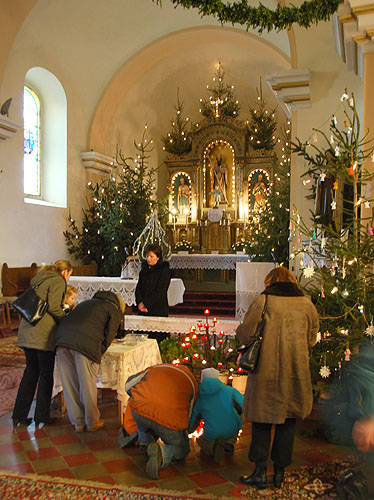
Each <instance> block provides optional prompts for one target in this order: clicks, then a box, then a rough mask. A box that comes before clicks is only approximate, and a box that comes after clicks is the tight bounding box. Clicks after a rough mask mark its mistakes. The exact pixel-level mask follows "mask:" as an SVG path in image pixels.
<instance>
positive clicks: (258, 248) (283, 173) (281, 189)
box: [245, 122, 291, 265]
mask: <svg viewBox="0 0 374 500" xmlns="http://www.w3.org/2000/svg"><path fill="white" fill-rule="evenodd" d="M280 142H281V143H282V155H281V159H280V160H274V162H273V178H272V181H271V182H270V185H269V189H268V192H267V199H266V208H264V209H263V210H261V211H259V212H258V213H252V214H250V220H251V224H250V226H249V228H248V231H247V244H246V246H245V251H246V253H247V254H249V255H250V256H251V260H252V261H253V262H276V263H278V264H283V265H287V263H288V258H289V241H288V238H289V224H290V209H289V206H290V159H291V158H290V154H291V129H290V122H287V125H286V127H285V129H284V132H283V137H282V138H281V139H280Z"/></svg>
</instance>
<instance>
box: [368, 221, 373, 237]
mask: <svg viewBox="0 0 374 500" xmlns="http://www.w3.org/2000/svg"><path fill="white" fill-rule="evenodd" d="M368 235H369V236H373V228H372V225H371V224H369V225H368Z"/></svg>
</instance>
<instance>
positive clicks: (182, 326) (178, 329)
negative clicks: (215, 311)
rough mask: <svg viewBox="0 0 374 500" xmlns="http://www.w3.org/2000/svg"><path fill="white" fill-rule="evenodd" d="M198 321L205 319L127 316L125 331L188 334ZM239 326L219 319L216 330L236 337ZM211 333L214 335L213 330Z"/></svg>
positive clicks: (235, 322) (236, 322) (235, 321)
mask: <svg viewBox="0 0 374 500" xmlns="http://www.w3.org/2000/svg"><path fill="white" fill-rule="evenodd" d="M198 321H200V322H201V321H202V322H204V321H205V317H204V318H203V317H201V316H200V317H197V316H196V317H191V316H188V317H184V316H174V317H171V316H169V317H168V318H164V317H159V316H137V315H125V322H124V324H125V327H124V328H125V330H128V331H134V332H137V331H141V332H164V333H170V334H179V333H181V334H183V333H184V334H187V333H188V332H189V331H190V328H191V326H196V325H197V322H198ZM238 325H239V321H237V320H234V319H224V318H218V321H217V323H216V326H215V330H216V331H217V332H219V331H220V330H223V331H224V332H225V334H226V335H230V336H234V335H235V330H236V328H237V327H238ZM210 333H213V331H212V329H211V331H210Z"/></svg>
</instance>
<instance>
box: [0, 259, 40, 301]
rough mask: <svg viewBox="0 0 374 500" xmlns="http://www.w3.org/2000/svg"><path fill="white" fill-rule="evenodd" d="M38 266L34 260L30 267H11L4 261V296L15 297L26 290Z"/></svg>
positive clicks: (2, 274)
mask: <svg viewBox="0 0 374 500" xmlns="http://www.w3.org/2000/svg"><path fill="white" fill-rule="evenodd" d="M37 269H38V266H37V264H35V262H33V263H32V264H31V266H30V267H9V266H8V264H7V263H6V262H4V264H3V267H2V271H1V283H2V294H3V296H4V297H15V296H16V295H20V294H21V293H22V292H24V291H25V290H26V289H27V288H28V287H29V286H30V281H31V279H32V278H33V277H34V276H35V274H36V272H37Z"/></svg>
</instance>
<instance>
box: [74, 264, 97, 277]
mask: <svg viewBox="0 0 374 500" xmlns="http://www.w3.org/2000/svg"><path fill="white" fill-rule="evenodd" d="M72 275H73V276H97V264H96V262H95V261H92V262H91V263H90V264H82V265H79V266H73V273H72Z"/></svg>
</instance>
